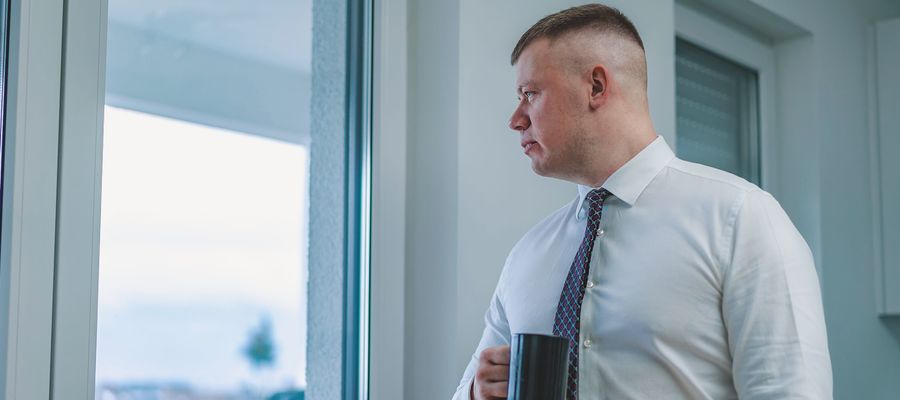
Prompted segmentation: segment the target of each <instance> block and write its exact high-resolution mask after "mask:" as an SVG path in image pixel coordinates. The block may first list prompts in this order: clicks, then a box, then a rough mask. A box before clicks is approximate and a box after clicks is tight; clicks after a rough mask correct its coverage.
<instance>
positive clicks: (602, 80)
mask: <svg viewBox="0 0 900 400" xmlns="http://www.w3.org/2000/svg"><path fill="white" fill-rule="evenodd" d="M607 93H609V70H608V69H606V67H605V66H603V65H602V64H598V65H595V66H594V68H591V100H590V105H591V108H592V109H597V108H600V106H602V105H603V103H605V102H606V99H607V96H606V94H607Z"/></svg>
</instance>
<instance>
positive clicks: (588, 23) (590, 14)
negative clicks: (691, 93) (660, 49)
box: [510, 3, 644, 65]
mask: <svg viewBox="0 0 900 400" xmlns="http://www.w3.org/2000/svg"><path fill="white" fill-rule="evenodd" d="M582 29H591V30H595V31H597V32H601V33H615V34H618V35H620V36H622V37H624V38H626V39H628V40H631V41H633V42H634V43H636V44H637V45H638V46H639V47H640V48H641V51H644V42H643V41H642V40H641V35H640V34H638V31H637V28H635V27H634V24H632V23H631V20H629V19H628V17H626V16H625V14H622V12H621V11H619V10H618V9H616V8H613V7H610V6H607V5H603V4H598V3H593V4H585V5H581V6H576V7H572V8H567V9H565V10H562V11H560V12H557V13H554V14H550V15H548V16H546V17H544V18H541V20H540V21H538V22H537V23H535V24H534V25H532V26H531V28H528V30H527V31H525V33H523V34H522V37H521V38H519V42H518V43H516V47H515V48H514V49H513V51H512V55H511V56H510V64H512V65H516V62H517V61H519V57H520V56H521V55H522V52H523V51H525V48H526V47H528V45H529V44H531V43H532V42H534V41H535V40H538V39H542V38H547V39H550V40H553V39H556V38H558V37H560V36H562V35H565V34H567V33H573V32H576V31H580V30H582Z"/></svg>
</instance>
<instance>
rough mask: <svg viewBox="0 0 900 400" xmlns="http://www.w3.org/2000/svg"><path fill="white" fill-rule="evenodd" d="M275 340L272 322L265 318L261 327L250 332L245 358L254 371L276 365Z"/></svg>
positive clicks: (260, 324) (261, 322)
mask: <svg viewBox="0 0 900 400" xmlns="http://www.w3.org/2000/svg"><path fill="white" fill-rule="evenodd" d="M275 350H276V349H275V340H274V339H273V337H272V321H271V320H270V319H269V318H268V317H263V318H262V319H261V320H260V321H259V325H258V326H257V327H256V328H255V329H254V330H252V331H250V337H249V340H248V341H247V345H246V346H245V347H244V356H245V357H247V360H248V361H249V362H250V365H251V366H252V367H253V368H254V369H262V368H266V367H272V366H274V365H275Z"/></svg>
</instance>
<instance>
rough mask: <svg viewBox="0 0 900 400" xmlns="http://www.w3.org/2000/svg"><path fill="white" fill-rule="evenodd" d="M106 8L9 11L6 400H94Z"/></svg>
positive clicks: (1, 334)
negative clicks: (88, 211)
mask: <svg viewBox="0 0 900 400" xmlns="http://www.w3.org/2000/svg"><path fill="white" fill-rule="evenodd" d="M106 4H107V3H106V1H105V0H85V1H81V2H78V3H77V5H73V6H72V7H68V3H67V2H66V1H64V0H52V1H48V0H19V1H13V2H11V7H10V10H9V15H10V41H9V59H8V62H9V75H8V93H7V94H6V96H7V102H6V107H7V110H6V112H7V113H6V115H7V118H8V119H7V124H6V127H5V129H6V130H5V135H6V138H7V148H6V152H7V153H6V154H5V156H6V157H5V159H4V163H5V165H4V169H3V173H4V175H5V176H4V185H5V187H4V193H3V195H4V196H5V197H4V203H3V227H2V240H0V246H2V250H0V285H2V288H0V293H2V294H3V296H0V314H2V316H0V326H2V328H0V365H2V367H0V368H2V374H0V391H2V395H3V398H5V399H63V398H65V399H75V400H81V399H83V400H93V398H94V385H93V370H94V368H93V365H94V349H95V340H96V339H95V338H96V299H97V275H96V273H97V260H98V258H97V250H98V243H99V223H100V214H99V196H100V162H101V159H100V156H101V155H100V151H101V149H102V118H103V115H102V111H103V108H102V107H103V92H104V80H105V74H104V68H105V61H106V54H105V44H106V40H105V39H106V36H105V34H106V7H107V6H106ZM84 210H93V212H90V213H85V212H84Z"/></svg>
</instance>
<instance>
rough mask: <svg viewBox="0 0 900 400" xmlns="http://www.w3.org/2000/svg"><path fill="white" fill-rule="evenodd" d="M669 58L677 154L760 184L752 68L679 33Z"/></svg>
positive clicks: (757, 117) (754, 86) (756, 104)
mask: <svg viewBox="0 0 900 400" xmlns="http://www.w3.org/2000/svg"><path fill="white" fill-rule="evenodd" d="M675 61H676V64H675V76H676V86H675V89H676V92H675V93H676V98H677V103H676V114H677V125H676V129H677V133H678V135H677V144H676V148H677V150H678V155H679V157H681V158H683V159H685V160H688V161H693V162H698V163H701V164H706V165H709V166H712V167H715V168H718V169H721V170H724V171H728V172H731V173H733V174H735V175H738V176H740V177H743V178H744V179H747V180H748V181H751V182H753V183H756V184H760V183H761V182H760V181H761V179H760V150H759V149H760V135H759V111H758V108H759V103H758V94H757V93H758V91H759V89H758V83H757V74H756V72H755V71H753V70H751V69H749V68H746V67H744V66H742V65H740V64H737V63H735V62H733V61H731V60H728V59H727V58H724V57H722V56H719V55H717V54H715V53H713V52H711V51H708V50H706V49H703V48H701V47H699V46H697V45H695V44H693V43H691V42H688V41H686V40H684V39H681V38H678V39H677V40H676V44H675Z"/></svg>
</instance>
